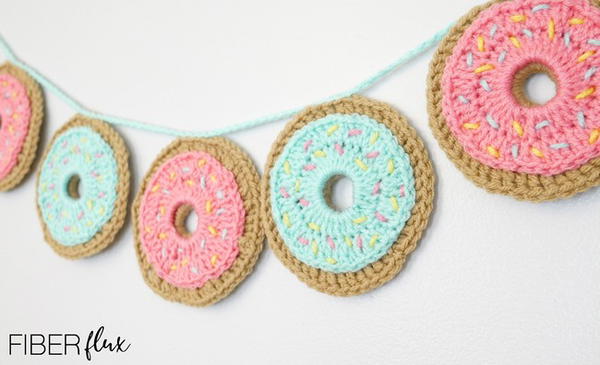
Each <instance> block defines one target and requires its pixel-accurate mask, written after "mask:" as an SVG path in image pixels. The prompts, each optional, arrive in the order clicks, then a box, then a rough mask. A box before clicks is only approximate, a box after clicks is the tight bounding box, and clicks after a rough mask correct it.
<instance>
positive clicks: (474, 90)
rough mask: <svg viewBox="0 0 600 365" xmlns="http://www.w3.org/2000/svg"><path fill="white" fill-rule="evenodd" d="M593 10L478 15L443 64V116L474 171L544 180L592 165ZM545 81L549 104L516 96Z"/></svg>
mask: <svg viewBox="0 0 600 365" xmlns="http://www.w3.org/2000/svg"><path fill="white" fill-rule="evenodd" d="M599 66H600V9H599V8H598V7H597V6H594V5H592V4H591V3H590V2H589V1H588V0H518V1H505V2H498V3H496V4H494V5H492V6H489V7H488V8H487V9H485V10H483V11H481V12H480V13H479V14H478V15H477V17H476V18H475V19H474V20H473V22H472V23H471V25H470V26H468V28H467V29H466V30H465V31H464V32H463V34H462V36H461V37H460V39H459V40H458V42H457V43H456V45H455V46H454V48H453V50H452V54H451V56H449V57H448V58H447V59H446V63H445V68H444V72H443V77H442V81H441V88H442V102H443V104H442V108H443V116H444V118H445V120H446V123H447V125H448V127H449V128H450V130H451V132H452V133H453V134H454V136H455V137H456V139H457V141H458V142H459V143H460V144H461V145H462V147H463V148H464V150H465V152H466V153H468V154H469V155H470V156H471V157H473V158H474V159H476V160H478V161H479V162H481V163H482V164H485V165H488V166H490V167H492V168H495V169H502V170H508V171H513V172H518V173H528V174H539V175H544V176H552V175H556V174H561V173H563V172H565V171H570V170H573V169H577V168H579V167H581V166H582V165H584V164H585V163H587V162H589V161H590V160H591V159H594V158H596V157H599V156H600V105H599V103H598V100H599V99H598V97H599V96H600V95H599V93H600V90H599V88H600V72H598V71H599V69H598V67H599ZM536 72H545V73H547V74H549V75H550V76H551V77H552V78H553V79H554V81H555V83H556V86H557V90H556V96H555V97H554V98H553V99H551V100H550V101H549V102H547V103H546V104H544V105H536V104H535V103H533V102H530V101H529V100H527V98H526V97H524V92H523V91H522V86H523V85H522V84H523V79H524V78H527V77H528V76H530V75H531V74H532V73H536Z"/></svg>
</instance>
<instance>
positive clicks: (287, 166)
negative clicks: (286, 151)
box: [283, 161, 292, 175]
mask: <svg viewBox="0 0 600 365" xmlns="http://www.w3.org/2000/svg"><path fill="white" fill-rule="evenodd" d="M283 171H284V172H285V173H286V174H288V175H289V174H290V173H291V172H292V168H291V167H290V163H289V162H288V161H285V162H284V163H283Z"/></svg>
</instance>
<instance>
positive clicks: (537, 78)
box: [512, 63, 557, 108]
mask: <svg viewBox="0 0 600 365" xmlns="http://www.w3.org/2000/svg"><path fill="white" fill-rule="evenodd" d="M556 80H557V79H556V75H555V74H554V72H552V70H551V69H550V68H549V67H548V66H546V65H544V64H541V63H531V64H529V65H527V66H525V67H523V68H521V69H520V70H519V71H517V72H516V73H515V76H514V83H513V88H512V92H513V95H514V96H515V98H516V99H517V101H518V102H519V103H520V104H521V105H523V106H525V107H529V108H531V107H536V106H542V105H545V104H547V103H548V102H550V101H551V100H552V99H554V97H555V96H556V93H557V81H556Z"/></svg>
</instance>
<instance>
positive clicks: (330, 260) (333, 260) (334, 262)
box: [325, 257, 337, 265]
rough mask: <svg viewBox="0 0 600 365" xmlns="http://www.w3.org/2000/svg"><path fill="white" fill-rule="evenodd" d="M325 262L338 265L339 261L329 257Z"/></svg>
mask: <svg viewBox="0 0 600 365" xmlns="http://www.w3.org/2000/svg"><path fill="white" fill-rule="evenodd" d="M325 261H327V262H328V263H330V264H332V265H335V264H337V261H336V260H335V259H334V258H333V257H328V258H326V259H325Z"/></svg>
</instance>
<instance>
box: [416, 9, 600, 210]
mask: <svg viewBox="0 0 600 365" xmlns="http://www.w3.org/2000/svg"><path fill="white" fill-rule="evenodd" d="M503 1H506V0H493V1H490V2H488V3H487V4H484V5H481V6H477V7H475V8H473V9H472V10H471V11H470V12H469V13H468V14H466V15H465V16H463V17H462V18H461V19H460V20H459V22H458V23H457V25H455V26H454V28H452V30H451V31H450V33H449V34H448V35H447V36H446V38H445V39H444V40H443V41H442V43H441V44H440V46H439V47H438V49H437V51H436V53H435V55H434V57H433V60H432V61H431V65H430V69H429V78H428V84H427V86H428V90H427V97H428V111H429V117H430V118H429V125H430V126H431V129H432V130H433V134H434V136H435V137H436V139H437V140H438V142H439V143H440V145H441V146H442V149H443V150H444V151H445V152H446V154H447V155H448V157H449V158H450V160H452V162H453V163H454V164H455V165H456V166H457V167H458V168H459V169H460V170H461V171H462V172H463V174H464V175H465V176H466V177H468V178H469V179H471V180H472V181H473V182H474V183H475V184H476V185H477V186H479V187H482V188H484V189H486V190H487V191H489V192H491V193H499V194H505V195H510V196H512V197H514V198H516V199H519V200H529V201H534V202H541V201H547V200H554V199H560V198H568V197H570V196H572V195H575V194H577V193H580V192H583V191H585V190H588V189H589V188H591V187H593V186H597V185H600V158H595V159H592V160H590V161H589V162H587V163H586V164H584V165H583V166H581V167H579V168H578V169H574V170H571V171H566V172H563V173H561V174H558V175H554V176H544V175H535V174H525V173H516V172H512V171H508V170H500V169H494V168H492V167H490V166H488V165H484V164H482V163H480V162H479V161H477V160H476V159H474V158H472V157H471V156H470V155H469V154H468V153H467V152H465V150H464V148H463V146H462V145H461V144H460V143H459V142H458V141H457V140H456V137H455V136H454V134H452V132H451V131H450V128H449V127H448V125H447V123H446V120H445V118H444V115H443V112H442V88H441V81H442V75H443V72H444V68H445V65H446V59H447V58H448V57H449V56H450V55H451V54H452V50H453V48H454V46H455V45H456V44H457V43H458V41H459V39H460V37H461V36H462V34H463V33H464V31H465V30H466V29H467V28H468V27H469V26H470V25H471V24H472V23H473V21H474V20H475V19H476V18H477V16H478V15H479V13H481V12H482V11H484V10H485V9H487V8H489V7H490V6H492V5H493V4H496V3H500V2H503ZM509 1H510V0H509ZM592 4H594V5H596V6H600V0H594V1H592ZM531 71H532V70H526V71H524V73H523V74H522V75H521V77H522V78H523V77H528V73H530V72H531ZM542 71H543V70H542ZM517 81H518V80H517ZM522 81H523V82H524V80H522ZM521 90H522V89H521ZM520 92H521V93H522V91H520ZM521 96H522V98H518V100H520V101H521V102H525V103H527V102H530V101H528V99H527V98H526V96H525V95H523V94H521Z"/></svg>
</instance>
